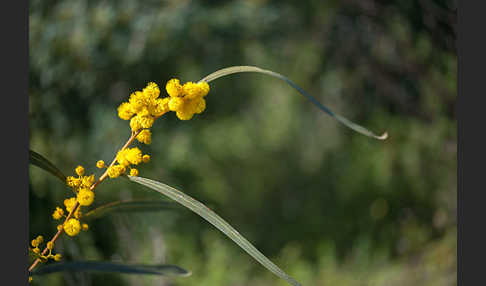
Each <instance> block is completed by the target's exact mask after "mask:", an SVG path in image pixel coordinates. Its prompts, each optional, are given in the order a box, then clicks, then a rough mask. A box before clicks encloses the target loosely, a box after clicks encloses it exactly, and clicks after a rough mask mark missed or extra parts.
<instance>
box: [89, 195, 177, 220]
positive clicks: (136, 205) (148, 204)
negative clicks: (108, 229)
mask: <svg viewBox="0 0 486 286" xmlns="http://www.w3.org/2000/svg"><path fill="white" fill-rule="evenodd" d="M177 208H178V205H177V204H175V203H174V202H172V201H149V200H125V201H115V202H111V203H108V204H105V205H102V206H100V207H97V208H95V209H92V210H90V211H89V212H87V213H86V214H84V215H83V219H85V220H90V219H96V218H100V217H102V216H104V215H106V214H108V213H111V212H143V211H161V210H168V209H177Z"/></svg>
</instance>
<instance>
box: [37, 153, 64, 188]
mask: <svg viewBox="0 0 486 286" xmlns="http://www.w3.org/2000/svg"><path fill="white" fill-rule="evenodd" d="M29 162H30V163H31V164H32V165H35V166H37V167H39V168H41V169H43V170H45V171H47V172H49V173H51V174H52V175H54V176H56V177H57V178H59V180H61V181H62V182H63V183H66V176H64V174H63V173H62V172H61V171H59V169H58V168H57V167H56V166H54V164H52V163H51V162H50V161H49V160H47V159H46V158H44V156H42V155H41V154H39V153H37V152H35V151H32V150H29Z"/></svg>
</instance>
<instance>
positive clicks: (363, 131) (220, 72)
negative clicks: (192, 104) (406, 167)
mask: <svg viewBox="0 0 486 286" xmlns="http://www.w3.org/2000/svg"><path fill="white" fill-rule="evenodd" d="M243 72H256V73H262V74H266V75H270V76H273V77H276V78H278V79H281V80H283V81H285V82H286V83H288V84H289V85H290V86H291V87H293V88H295V89H296V90H297V91H298V92H299V93H300V94H301V95H303V96H305V97H306V98H307V99H308V100H310V101H311V102H312V103H313V104H315V105H316V106H317V107H318V108H319V109H320V110H322V111H324V112H325V113H327V114H328V115H330V116H331V117H333V118H335V119H336V120H337V121H339V122H340V123H342V124H344V125H345V126H347V127H349V128H351V129H353V130H354V131H356V132H358V133H361V134H363V135H366V136H369V137H372V138H376V139H379V140H384V139H386V138H387V137H388V133H387V132H385V133H383V134H382V135H376V134H375V133H373V132H371V131H370V130H368V129H366V128H364V127H363V126H360V125H358V124H356V123H354V122H351V121H349V120H348V119H346V118H344V117H342V116H340V115H339V114H336V113H334V112H333V111H331V110H330V109H329V108H327V107H325V106H324V105H322V104H321V103H320V102H319V101H317V99H316V98H315V97H313V96H312V95H310V94H309V93H307V92H306V91H305V90H303V89H302V88H301V87H300V86H298V85H297V84H296V83H294V82H293V81H291V80H290V79H288V78H287V77H285V76H283V75H281V74H279V73H276V72H273V71H270V70H265V69H261V68H259V67H254V66H234V67H229V68H224V69H220V70H218V71H215V72H213V73H211V74H209V75H208V76H206V77H205V78H203V79H201V80H200V81H205V82H208V83H209V82H211V81H213V80H215V79H217V78H220V77H223V76H226V75H230V74H234V73H243Z"/></svg>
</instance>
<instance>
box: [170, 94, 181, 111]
mask: <svg viewBox="0 0 486 286" xmlns="http://www.w3.org/2000/svg"><path fill="white" fill-rule="evenodd" d="M184 102H185V101H184V99H183V98H182V97H172V98H171V99H170V100H169V104H168V106H169V110H170V111H178V110H180V109H182V108H183V107H184Z"/></svg>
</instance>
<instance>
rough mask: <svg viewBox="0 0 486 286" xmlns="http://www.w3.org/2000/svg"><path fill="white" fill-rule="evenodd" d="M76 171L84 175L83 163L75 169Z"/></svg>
mask: <svg viewBox="0 0 486 286" xmlns="http://www.w3.org/2000/svg"><path fill="white" fill-rule="evenodd" d="M75 171H76V174H78V176H82V175H84V168H83V166H81V165H80V166H77V167H76V169H75Z"/></svg>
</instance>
